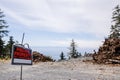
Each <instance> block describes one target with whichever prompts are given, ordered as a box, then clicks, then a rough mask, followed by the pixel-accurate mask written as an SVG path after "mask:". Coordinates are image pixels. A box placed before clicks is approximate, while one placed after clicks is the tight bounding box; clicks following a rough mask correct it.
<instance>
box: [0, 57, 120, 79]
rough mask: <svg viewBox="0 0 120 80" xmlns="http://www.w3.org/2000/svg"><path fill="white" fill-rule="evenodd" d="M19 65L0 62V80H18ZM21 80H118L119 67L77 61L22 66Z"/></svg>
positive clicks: (119, 76)
mask: <svg viewBox="0 0 120 80" xmlns="http://www.w3.org/2000/svg"><path fill="white" fill-rule="evenodd" d="M20 70H21V66H20V65H11V61H7V62H3V61H0V80H20ZM22 77H23V80H120V66H112V65H98V64H93V63H91V62H82V61H81V60H79V59H76V60H69V61H61V62H44V63H42V62H41V63H38V64H33V65H32V66H25V65H23V76H22Z"/></svg>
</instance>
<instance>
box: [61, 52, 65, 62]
mask: <svg viewBox="0 0 120 80" xmlns="http://www.w3.org/2000/svg"><path fill="white" fill-rule="evenodd" d="M60 60H65V55H64V53H63V52H61V54H60Z"/></svg>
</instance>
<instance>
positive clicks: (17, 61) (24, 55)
mask: <svg viewBox="0 0 120 80" xmlns="http://www.w3.org/2000/svg"><path fill="white" fill-rule="evenodd" d="M24 36H25V33H23V36H22V41H21V44H14V45H13V46H12V65H21V72H20V80H22V69H23V65H32V59H33V57H32V50H31V49H30V48H29V44H27V43H25V44H24V45H23V41H24ZM25 45H27V46H28V48H26V47H25Z"/></svg>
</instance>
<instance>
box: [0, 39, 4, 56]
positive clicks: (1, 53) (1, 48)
mask: <svg viewBox="0 0 120 80" xmlns="http://www.w3.org/2000/svg"><path fill="white" fill-rule="evenodd" d="M3 57H4V41H3V40H2V38H1V37H0V58H3Z"/></svg>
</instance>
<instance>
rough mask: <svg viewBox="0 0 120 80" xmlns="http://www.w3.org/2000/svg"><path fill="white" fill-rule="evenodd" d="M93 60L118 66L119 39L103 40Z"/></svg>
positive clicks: (119, 53) (119, 57) (119, 61)
mask: <svg viewBox="0 0 120 80" xmlns="http://www.w3.org/2000/svg"><path fill="white" fill-rule="evenodd" d="M93 59H94V61H95V62H97V63H119V64H120V39H118V38H112V39H105V41H104V43H103V45H102V46H101V47H100V48H99V50H98V52H95V53H94V55H93Z"/></svg>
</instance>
